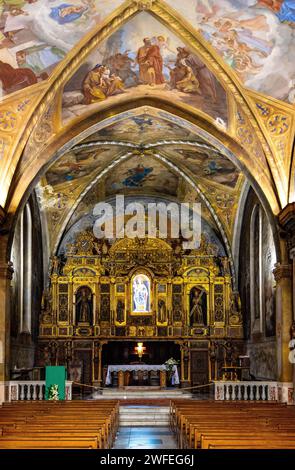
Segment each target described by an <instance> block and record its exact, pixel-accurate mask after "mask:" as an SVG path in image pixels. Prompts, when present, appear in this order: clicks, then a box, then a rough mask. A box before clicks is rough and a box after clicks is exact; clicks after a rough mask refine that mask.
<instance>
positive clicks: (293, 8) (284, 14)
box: [277, 0, 295, 23]
mask: <svg viewBox="0 0 295 470" xmlns="http://www.w3.org/2000/svg"><path fill="white" fill-rule="evenodd" d="M277 17H278V18H279V20H280V21H281V22H282V23H294V22H295V2H294V0H284V1H283V3H282V5H281V8H280V10H279V12H278V13H277Z"/></svg>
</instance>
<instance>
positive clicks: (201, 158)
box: [165, 145, 240, 188]
mask: <svg viewBox="0 0 295 470" xmlns="http://www.w3.org/2000/svg"><path fill="white" fill-rule="evenodd" d="M165 154H166V155H167V156H168V157H169V159H170V160H171V161H173V162H174V163H175V164H176V165H178V166H184V167H185V168H187V169H188V170H189V171H190V172H191V173H192V175H197V178H198V180H206V182H207V184H208V183H209V184H210V183H217V184H220V185H222V186H227V187H230V188H235V186H236V184H237V182H238V178H239V175H240V173H239V171H238V169H237V167H236V166H235V165H234V164H233V163H232V162H231V161H230V160H229V159H228V158H226V157H224V156H223V155H222V154H221V153H219V152H217V151H215V152H213V151H212V150H211V149H210V150H209V149H208V150H207V149H204V148H202V147H200V148H199V149H198V148H196V149H195V148H192V147H191V146H188V145H182V146H181V148H179V145H178V146H175V145H172V146H169V147H166V148H165Z"/></svg>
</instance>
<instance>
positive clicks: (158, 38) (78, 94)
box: [63, 12, 228, 125]
mask: <svg viewBox="0 0 295 470" xmlns="http://www.w3.org/2000/svg"><path fill="white" fill-rule="evenodd" d="M141 95H145V96H147V95H152V96H161V97H162V98H166V99H168V100H173V101H180V102H181V103H183V104H185V105H189V106H191V107H193V108H197V109H199V110H201V111H203V112H204V113H206V114H208V115H209V116H210V117H211V118H213V119H214V120H216V119H217V120H220V121H221V122H223V123H224V125H226V123H227V121H228V112H227V97H226V93H225V91H224V89H223V88H222V86H221V85H220V83H219V81H218V80H217V79H216V78H215V76H214V75H213V73H212V72H211V71H210V70H209V69H208V68H207V67H206V65H205V64H204V63H203V62H202V60H201V59H200V58H199V57H198V56H197V55H196V54H195V53H193V52H192V50H191V49H190V48H189V47H188V46H187V45H185V44H184V43H183V42H182V41H181V40H180V39H178V38H177V37H176V36H175V35H174V34H173V33H172V32H171V31H170V30H169V29H168V28H167V27H166V26H164V25H163V24H162V23H160V22H159V21H158V20H156V19H155V18H154V17H153V16H151V14H150V13H147V12H140V13H138V14H137V15H136V16H135V17H133V18H132V19H130V20H129V21H128V22H127V23H126V24H125V25H124V26H123V27H122V28H120V29H119V30H117V31H116V32H115V33H113V34H112V35H111V36H110V37H109V38H108V39H107V40H105V41H104V42H103V43H102V44H100V45H99V47H98V48H97V49H96V50H95V51H93V52H92V53H91V54H90V55H89V56H88V57H87V59H86V61H85V62H84V63H83V64H82V65H81V67H80V68H79V69H78V70H77V72H76V73H75V74H74V76H73V77H72V78H71V79H70V81H69V82H68V83H67V84H66V86H65V88H64V94H63V120H64V122H65V121H68V120H70V119H71V118H75V117H79V116H81V115H83V114H85V113H86V112H88V111H89V110H90V109H91V110H93V109H96V108H99V106H100V104H101V103H102V102H104V101H105V100H108V101H109V103H110V106H111V105H113V104H114V102H115V101H120V100H121V99H128V98H129V97H136V96H141Z"/></svg>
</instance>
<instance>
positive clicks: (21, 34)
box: [0, 0, 295, 103]
mask: <svg viewBox="0 0 295 470" xmlns="http://www.w3.org/2000/svg"><path fill="white" fill-rule="evenodd" d="M123 3H124V0H68V1H63V0H0V88H1V92H2V93H1V94H2V96H5V95H7V94H9V93H12V92H14V91H17V90H20V89H22V88H24V87H27V86H30V85H34V84H36V83H38V82H40V81H43V80H46V79H47V78H48V77H49V76H50V74H51V73H52V71H53V70H54V69H55V67H56V66H57V65H58V63H59V62H60V61H61V60H63V59H64V58H65V57H66V55H67V54H68V52H69V51H70V50H71V49H72V48H73V47H74V46H75V45H76V44H78V43H79V41H80V40H81V39H82V38H83V36H85V34H87V33H88V32H89V31H91V30H94V29H95V28H98V27H99V26H100V24H102V22H103V20H105V19H106V17H107V16H108V15H110V14H111V13H112V12H113V11H115V10H116V9H117V8H118V7H120V6H121V5H122V4H123ZM166 3H167V4H168V5H169V6H171V7H173V8H174V9H175V10H177V12H178V13H179V14H180V15H181V16H182V17H183V18H185V19H186V20H187V21H188V22H189V23H191V25H192V26H193V27H194V28H196V29H197V30H198V31H199V32H200V33H201V34H202V35H203V37H204V39H205V40H206V41H207V42H208V44H210V45H211V46H212V47H213V48H214V49H215V50H216V51H217V52H218V54H219V55H220V56H221V57H222V59H223V61H224V62H225V63H226V64H228V65H229V66H230V67H231V68H232V69H233V70H234V71H235V72H236V73H237V75H238V76H239V78H240V79H241V80H242V82H243V83H244V84H245V85H246V86H247V87H249V88H252V89H254V90H256V91H259V92H262V93H265V94H267V95H271V96H274V97H275V98H279V99H282V100H286V101H287V102H289V103H294V101H295V74H294V66H293V64H294V60H295V56H294V51H295V49H294V25H295V3H294V0H218V1H216V0H181V1H179V0H166ZM148 27H149V24H146V25H145V27H144V28H142V29H139V30H138V35H142V37H141V38H140V41H141V45H142V41H143V39H144V37H145V36H147V37H149V38H151V39H152V37H153V36H154V34H156V35H160V36H161V35H162V34H163V33H162V32H161V31H160V30H159V31H158V32H153V31H148ZM166 39H167V38H166V37H165V41H166ZM130 41H131V42H132V41H134V42H133V46H132V47H131V48H129V46H128V47H127V48H126V49H130V52H131V58H134V52H135V49H136V47H137V49H138V48H139V47H140V46H139V44H136V45H135V43H137V42H138V41H137V35H136V34H135V35H134V37H130ZM165 41H164V42H165ZM126 49H125V50H126ZM120 52H124V49H123V51H120ZM132 56H133V57H132ZM129 57H130V55H129ZM278 60H279V63H280V67H278V66H277V64H278ZM94 65H95V64H94ZM125 65H126V64H125ZM121 78H122V79H123V77H121Z"/></svg>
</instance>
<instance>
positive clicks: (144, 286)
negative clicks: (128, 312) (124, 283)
mask: <svg viewBox="0 0 295 470" xmlns="http://www.w3.org/2000/svg"><path fill="white" fill-rule="evenodd" d="M150 303H151V283H150V279H149V278H148V276H146V275H145V274H137V275H136V276H134V277H133V279H132V312H133V313H149V312H150V310H151V306H150Z"/></svg>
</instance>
